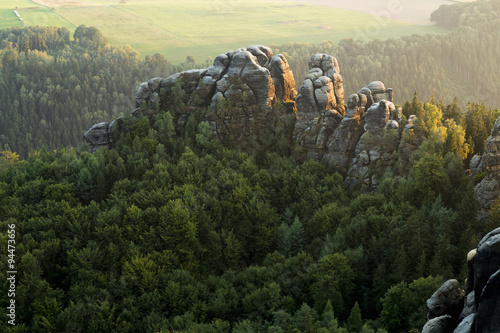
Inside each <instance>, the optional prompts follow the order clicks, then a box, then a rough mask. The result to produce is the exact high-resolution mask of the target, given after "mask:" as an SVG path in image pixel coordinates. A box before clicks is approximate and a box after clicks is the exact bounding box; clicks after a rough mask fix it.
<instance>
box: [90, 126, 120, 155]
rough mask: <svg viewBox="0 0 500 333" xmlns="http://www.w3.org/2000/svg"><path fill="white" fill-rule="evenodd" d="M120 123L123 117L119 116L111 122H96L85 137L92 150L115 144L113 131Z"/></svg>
mask: <svg viewBox="0 0 500 333" xmlns="http://www.w3.org/2000/svg"><path fill="white" fill-rule="evenodd" d="M120 123H121V118H117V119H115V120H113V121H112V122H111V123H106V122H103V123H99V124H95V125H94V126H92V127H91V128H90V129H89V130H88V131H87V132H85V134H84V135H83V139H84V140H85V142H87V143H88V145H89V147H90V151H91V152H95V151H97V150H99V149H102V148H109V147H111V146H112V145H113V144H114V139H113V133H114V131H115V129H116V127H119V125H120Z"/></svg>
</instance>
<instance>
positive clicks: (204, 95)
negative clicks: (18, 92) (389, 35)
mask: <svg viewBox="0 0 500 333" xmlns="http://www.w3.org/2000/svg"><path fill="white" fill-rule="evenodd" d="M337 66H338V65H337ZM296 97H297V91H296V90H295V79H294V77H293V73H292V71H291V70H290V66H289V65H288V62H287V60H286V58H285V57H284V56H283V55H281V54H278V55H274V56H273V52H272V50H271V49H270V48H268V47H266V46H262V45H254V46H250V47H248V48H246V49H245V48H241V49H238V50H236V51H230V52H227V53H224V54H220V55H219V56H217V57H216V58H215V60H214V62H213V64H212V66H210V67H209V68H205V69H193V70H189V71H184V72H181V73H176V74H173V75H171V76H169V77H167V78H161V77H156V78H152V79H150V80H149V81H147V82H143V83H141V85H140V86H139V88H138V89H137V92H136V95H135V107H136V109H135V110H134V111H132V115H134V116H139V115H141V114H142V115H148V116H150V115H151V114H152V113H154V111H153V110H152V108H151V107H154V106H155V105H157V104H160V105H161V104H162V103H166V104H170V103H173V102H182V103H184V105H186V106H188V107H210V109H211V110H212V114H211V115H210V117H208V119H207V120H208V121H209V123H210V127H211V128H212V131H213V133H214V135H216V136H218V137H219V138H220V139H223V137H224V136H225V135H226V134H227V133H228V132H230V131H231V130H232V131H233V132H235V133H237V134H238V135H245V134H248V132H249V128H252V125H254V123H255V120H256V119H258V118H259V117H263V116H265V115H266V113H265V111H266V110H270V109H271V107H272V106H274V105H275V103H277V102H284V103H285V105H287V106H289V103H290V102H291V103H292V105H291V108H293V101H295V98H296ZM222 98H223V99H224V100H226V101H227V102H228V103H233V104H234V105H239V106H242V105H244V106H246V107H248V108H246V109H245V110H244V112H243V113H240V114H231V115H227V114H225V115H221V114H220V113H219V112H218V108H217V107H218V104H219V101H220V100H221V99H222ZM252 106H255V107H253V108H252ZM177 116H178V117H179V120H178V121H179V122H180V123H181V124H182V123H183V122H184V121H185V120H186V119H187V117H188V116H189V115H188V114H178V115H177ZM109 126H110V124H108V123H101V124H97V125H94V126H93V127H92V128H91V129H90V130H89V131H88V132H87V133H86V134H85V135H84V140H85V141H86V142H87V143H88V144H89V145H90V147H91V150H92V151H94V150H97V149H99V148H103V147H108V148H109V147H111V146H112V145H113V142H112V139H111V136H110V131H109Z"/></svg>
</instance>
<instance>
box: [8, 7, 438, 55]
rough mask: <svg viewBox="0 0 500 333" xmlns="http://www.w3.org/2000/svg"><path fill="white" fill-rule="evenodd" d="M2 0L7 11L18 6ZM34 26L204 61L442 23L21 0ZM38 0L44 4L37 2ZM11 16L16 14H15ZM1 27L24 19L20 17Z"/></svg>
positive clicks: (426, 29)
mask: <svg viewBox="0 0 500 333" xmlns="http://www.w3.org/2000/svg"><path fill="white" fill-rule="evenodd" d="M9 3H11V1H10V0H0V13H3V10H5V14H4V15H7V14H8V13H12V16H13V17H14V18H15V19H16V20H17V18H16V17H15V15H14V13H13V9H10V12H9V9H8V8H10V7H12V4H9ZM16 5H17V6H18V7H19V12H20V14H21V16H22V17H23V19H24V20H25V22H26V23H27V24H28V25H54V26H65V27H67V28H68V29H70V30H72V31H74V29H75V27H76V26H78V25H80V24H85V25H87V26H96V27H97V28H98V29H100V30H101V31H102V33H103V34H104V35H105V36H106V37H108V39H109V40H110V42H111V43H113V44H117V45H127V44H128V45H131V46H132V47H133V48H134V49H136V50H138V51H139V52H140V53H141V56H145V55H152V54H154V53H157V52H158V53H161V54H163V55H164V56H165V57H166V58H167V59H169V60H170V61H172V62H173V63H179V62H181V61H183V60H185V59H186V56H188V55H191V56H194V58H195V59H196V61H197V62H203V61H205V60H207V59H208V58H209V57H212V58H213V57H215V56H217V55H218V54H220V53H222V52H226V51H227V50H230V49H235V48H240V47H246V46H249V45H252V44H266V45H271V44H277V45H280V44H284V43H288V42H308V43H314V42H321V41H325V40H330V41H332V42H334V43H335V42H338V41H340V40H341V39H344V38H364V39H375V38H378V39H387V38H392V37H399V36H402V35H410V34H422V33H441V32H444V31H443V30H442V29H440V28H437V27H432V26H418V25H414V24H410V23H407V22H402V21H396V20H386V19H384V20H381V19H377V18H375V17H374V16H371V15H369V14H364V13H360V12H354V11H349V10H343V9H336V8H331V7H325V6H318V5H310V4H302V3H296V2H273V1H264V0H256V1H251V2H250V1H241V0H234V1H228V0H212V1H206V0H184V1H173V0H169V1H165V0H113V1H110V0H88V1H85V2H76V1H72V0H37V1H36V2H33V1H30V0H19V1H17V4H16ZM34 7H37V8H34ZM9 17H10V16H9ZM8 22H10V21H5V22H1V21H0V24H2V26H1V27H3V28H5V27H8V26H14V25H15V26H22V23H21V22H20V21H19V20H17V22H16V21H15V20H14V21H12V24H11V25H9V24H8Z"/></svg>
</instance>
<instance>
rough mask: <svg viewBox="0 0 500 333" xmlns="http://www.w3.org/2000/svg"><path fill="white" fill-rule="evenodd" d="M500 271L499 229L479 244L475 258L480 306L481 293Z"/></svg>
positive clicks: (478, 303) (477, 295)
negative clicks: (491, 278) (492, 277)
mask: <svg viewBox="0 0 500 333" xmlns="http://www.w3.org/2000/svg"><path fill="white" fill-rule="evenodd" d="M499 269H500V228H497V229H495V230H493V231H491V232H490V233H488V234H487V235H486V236H484V237H483V239H482V240H481V241H480V242H479V244H478V246H477V253H476V255H475V257H474V290H475V303H476V304H477V305H478V308H479V305H480V299H481V292H482V290H483V288H484V286H485V285H486V283H487V282H488V280H489V279H490V276H491V275H493V274H494V273H495V272H497V271H498V270H499Z"/></svg>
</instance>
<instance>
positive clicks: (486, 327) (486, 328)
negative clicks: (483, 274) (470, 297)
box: [475, 270, 500, 333]
mask: <svg viewBox="0 0 500 333" xmlns="http://www.w3.org/2000/svg"><path fill="white" fill-rule="evenodd" d="M477 294H479V292H478V290H477V289H476V296H477ZM480 294H481V295H480V301H479V306H478V311H477V315H476V323H475V329H476V332H477V333H480V332H481V333H482V332H488V333H490V332H491V333H493V332H500V299H499V297H498V295H500V270H498V271H496V272H495V273H494V274H493V275H491V276H490V278H489V279H488V281H487V282H486V285H485V286H484V288H483V289H482V291H481V293H480Z"/></svg>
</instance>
